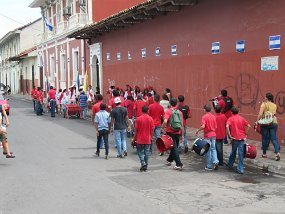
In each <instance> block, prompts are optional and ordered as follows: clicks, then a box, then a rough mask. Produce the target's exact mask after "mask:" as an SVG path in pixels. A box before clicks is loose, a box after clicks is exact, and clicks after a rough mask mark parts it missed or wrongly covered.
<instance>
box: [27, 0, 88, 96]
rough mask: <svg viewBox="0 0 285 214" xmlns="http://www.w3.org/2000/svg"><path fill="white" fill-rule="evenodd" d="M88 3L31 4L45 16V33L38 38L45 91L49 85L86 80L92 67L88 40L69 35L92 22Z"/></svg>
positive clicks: (38, 0)
mask: <svg viewBox="0 0 285 214" xmlns="http://www.w3.org/2000/svg"><path fill="white" fill-rule="evenodd" d="M88 2H89V3H90V1H88ZM88 2H87V1H78V0H34V1H33V2H32V3H31V5H30V7H31V8H37V7H40V8H41V13H42V15H43V17H44V18H43V19H42V27H41V29H42V31H43V33H39V34H38V35H37V38H36V46H37V54H38V63H37V68H36V69H37V70H38V72H39V73H40V75H41V78H40V84H39V85H40V86H41V87H43V89H44V91H45V90H46V87H47V85H53V86H55V87H56V88H57V89H59V88H61V89H64V88H68V87H70V86H71V85H73V84H76V83H77V79H78V77H80V82H81V83H82V82H83V80H82V78H83V77H84V75H85V72H86V70H88V68H87V67H88V66H89V65H88V62H86V60H85V58H86V56H87V52H88V45H87V44H86V42H85V41H84V40H76V39H69V38H66V36H67V35H68V34H70V33H71V32H74V31H76V30H78V29H81V28H82V27H83V26H85V25H86V24H88V23H90V22H91V23H92V19H91V17H89V16H88V10H90V6H91V3H90V4H89V3H88ZM45 19H46V20H47V21H46V20H45ZM89 20H90V21H89ZM48 25H49V26H50V28H48ZM88 54H89V53H88Z"/></svg>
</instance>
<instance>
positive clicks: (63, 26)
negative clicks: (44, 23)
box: [56, 21, 68, 35]
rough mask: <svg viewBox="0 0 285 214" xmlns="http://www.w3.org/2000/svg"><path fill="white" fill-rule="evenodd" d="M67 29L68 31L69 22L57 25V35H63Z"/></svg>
mask: <svg viewBox="0 0 285 214" xmlns="http://www.w3.org/2000/svg"><path fill="white" fill-rule="evenodd" d="M66 29H68V22H67V21H63V22H59V23H58V24H57V28H56V34H57V35H60V34H63V33H64V32H65V30H66Z"/></svg>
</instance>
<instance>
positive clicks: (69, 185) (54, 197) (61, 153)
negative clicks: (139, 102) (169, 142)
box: [0, 99, 285, 214]
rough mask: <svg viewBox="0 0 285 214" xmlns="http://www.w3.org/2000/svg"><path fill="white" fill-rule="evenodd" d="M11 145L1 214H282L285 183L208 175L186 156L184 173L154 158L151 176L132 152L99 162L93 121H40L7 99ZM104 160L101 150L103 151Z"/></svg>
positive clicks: (0, 192) (226, 173)
mask: <svg viewBox="0 0 285 214" xmlns="http://www.w3.org/2000/svg"><path fill="white" fill-rule="evenodd" d="M10 104H11V113H10V116H9V118H10V123H11V125H10V127H8V129H7V130H8V139H9V142H10V148H11V151H13V152H14V154H15V155H16V158H15V159H6V158H5V156H2V157H1V158H0V173H1V177H0V214H21V213H23V214H34V213H35V214H36V213H40V214H50V213H52V214H65V213H69V214H73V213H74V214H75V213H76V214H78V213H79V214H81V213H84V214H93V213H96V214H97V213H98V214H101V213H102V214H105V213H106V214H108V213H118V214H120V213H124V214H126V213H135V214H140V213H143V214H146V213H157V214H159V213H165V214H166V213H285V182H284V181H285V178H284V177H282V176H280V175H276V174H269V173H267V172H263V171H260V170H255V169H251V168H246V169H245V174H244V175H239V174H236V173H235V172H234V171H231V170H229V169H227V168H226V167H220V168H219V170H218V171H205V170H204V167H205V165H204V159H203V158H201V157H198V156H197V155H196V154H194V153H188V154H182V155H181V159H182V162H183V164H184V170H183V171H175V170H174V169H173V168H172V167H168V166H166V165H164V161H165V159H166V157H165V156H162V157H160V156H158V153H157V151H155V152H154V154H153V155H152V157H151V160H150V166H149V171H148V172H139V167H140V164H139V161H138V158H137V156H136V152H135V150H134V149H132V148H131V147H130V141H129V142H128V144H129V150H128V156H127V157H126V158H124V159H117V158H116V150H115V149H114V146H113V136H110V138H111V139H110V144H111V152H110V157H109V159H108V160H105V159H104V156H102V157H99V158H98V157H95V156H94V152H95V141H96V140H95V131H94V128H93V127H92V126H91V122H90V121H84V120H79V119H64V118H62V117H60V116H58V117H56V118H51V117H50V115H49V114H47V113H46V114H45V115H43V116H36V115H35V114H34V112H33V109H32V103H31V102H28V101H26V100H20V99H10ZM101 153H102V154H103V153H104V152H103V151H102V152H101Z"/></svg>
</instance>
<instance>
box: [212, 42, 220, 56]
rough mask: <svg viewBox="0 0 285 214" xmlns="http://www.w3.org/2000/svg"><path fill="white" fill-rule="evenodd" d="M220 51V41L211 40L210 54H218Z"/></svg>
mask: <svg viewBox="0 0 285 214" xmlns="http://www.w3.org/2000/svg"><path fill="white" fill-rule="evenodd" d="M219 53H220V42H213V43H212V54H219Z"/></svg>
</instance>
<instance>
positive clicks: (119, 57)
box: [117, 52, 121, 61]
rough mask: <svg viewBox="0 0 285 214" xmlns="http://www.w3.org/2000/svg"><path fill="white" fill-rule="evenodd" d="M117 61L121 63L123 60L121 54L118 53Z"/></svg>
mask: <svg viewBox="0 0 285 214" xmlns="http://www.w3.org/2000/svg"><path fill="white" fill-rule="evenodd" d="M117 60H119V61H120V60H121V53H120V52H118V53H117Z"/></svg>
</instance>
